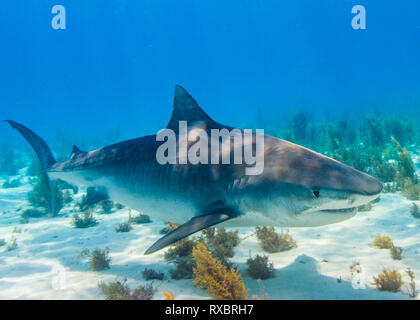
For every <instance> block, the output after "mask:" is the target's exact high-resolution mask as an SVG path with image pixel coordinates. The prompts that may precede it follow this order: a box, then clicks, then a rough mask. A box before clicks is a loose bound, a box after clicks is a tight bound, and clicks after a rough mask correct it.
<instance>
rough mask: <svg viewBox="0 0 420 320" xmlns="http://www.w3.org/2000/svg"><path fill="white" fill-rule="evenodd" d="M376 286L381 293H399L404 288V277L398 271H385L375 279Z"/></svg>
mask: <svg viewBox="0 0 420 320" xmlns="http://www.w3.org/2000/svg"><path fill="white" fill-rule="evenodd" d="M373 281H374V285H375V286H376V287H377V288H378V289H379V290H381V291H391V292H398V291H400V289H401V286H402V283H403V281H402V276H401V274H400V273H399V272H398V271H397V270H388V269H385V268H384V269H383V271H382V272H381V273H380V274H379V275H378V276H377V277H373Z"/></svg>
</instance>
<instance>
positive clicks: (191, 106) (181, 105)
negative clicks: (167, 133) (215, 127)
mask: <svg viewBox="0 0 420 320" xmlns="http://www.w3.org/2000/svg"><path fill="white" fill-rule="evenodd" d="M179 121H187V122H188V125H190V124H193V123H194V122H198V121H203V122H206V123H211V124H213V123H214V121H213V120H212V119H211V118H210V117H209V116H208V115H207V114H206V113H205V112H204V111H203V109H201V108H200V106H199V105H198V103H197V102H196V101H195V100H194V98H193V97H192V96H191V95H190V94H189V93H188V91H187V90H185V89H184V88H183V87H181V86H180V85H176V86H175V95H174V110H173V111H172V117H171V120H170V121H169V123H168V125H167V128H168V129H172V130H175V131H177V130H178V127H179Z"/></svg>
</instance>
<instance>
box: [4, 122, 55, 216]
mask: <svg viewBox="0 0 420 320" xmlns="http://www.w3.org/2000/svg"><path fill="white" fill-rule="evenodd" d="M5 121H6V122H7V123H9V124H10V125H11V126H12V128H13V129H16V130H17V131H19V133H20V134H21V135H22V136H23V137H24V138H25V139H26V141H28V142H29V144H30V145H31V146H32V148H33V149H34V150H35V153H36V155H37V156H38V159H39V162H40V163H41V168H42V173H43V174H44V176H45V178H46V179H47V181H48V184H49V189H50V194H51V201H50V210H51V214H53V215H55V214H56V213H57V212H56V205H55V199H56V195H55V183H54V181H51V180H50V179H49V177H48V170H49V169H50V168H51V166H52V165H53V164H54V163H56V161H55V159H54V156H53V154H52V152H51V150H50V148H49V147H48V145H47V144H46V143H45V141H44V140H43V139H42V138H41V137H40V136H38V135H37V134H36V133H35V132H33V131H32V130H30V129H28V128H26V127H25V126H23V125H21V124H20V123H17V122H15V121H12V120H5Z"/></svg>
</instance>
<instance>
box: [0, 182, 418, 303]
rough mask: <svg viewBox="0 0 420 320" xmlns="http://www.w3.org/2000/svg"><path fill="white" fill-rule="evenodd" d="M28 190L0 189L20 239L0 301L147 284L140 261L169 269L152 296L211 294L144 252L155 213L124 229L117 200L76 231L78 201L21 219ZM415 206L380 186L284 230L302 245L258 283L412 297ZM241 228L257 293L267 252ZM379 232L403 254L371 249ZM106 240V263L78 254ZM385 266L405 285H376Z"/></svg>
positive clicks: (3, 220)
mask: <svg viewBox="0 0 420 320" xmlns="http://www.w3.org/2000/svg"><path fill="white" fill-rule="evenodd" d="M0 180H1V179H0ZM23 181H27V179H25V178H23ZM2 182H4V181H3V180H2V181H0V184H2ZM31 188H32V186H31V185H30V184H29V183H25V184H24V185H23V186H21V187H18V188H11V189H0V239H4V240H5V241H6V243H10V241H11V238H12V237H14V238H15V239H16V241H17V245H18V246H17V248H16V249H15V250H12V251H9V252H6V250H5V248H6V246H7V245H6V246H2V247H0V299H103V298H104V297H103V296H102V295H101V293H100V291H99V290H98V287H97V285H98V283H99V282H101V281H104V282H109V281H115V280H123V279H127V284H128V285H129V286H130V287H132V288H134V287H136V286H139V285H143V284H145V283H147V281H145V280H143V278H142V273H141V272H142V270H144V269H145V268H153V269H156V270H159V271H161V272H165V280H163V281H154V282H153V285H154V286H156V287H158V291H157V293H156V294H155V297H154V298H155V299H163V298H164V296H163V295H162V294H160V293H159V292H161V291H168V290H171V291H173V292H174V294H175V299H210V297H209V295H208V294H207V292H206V291H204V290H200V289H197V288H195V286H194V285H193V282H192V280H172V279H170V277H169V275H168V271H169V269H171V268H173V267H172V266H171V265H170V264H168V263H166V262H165V260H164V258H163V250H162V251H160V252H157V253H155V254H152V255H149V256H145V255H143V252H144V251H145V250H146V249H147V248H148V247H149V246H150V245H151V244H152V243H153V242H154V241H156V240H157V239H158V238H159V237H160V236H161V235H160V234H159V231H160V230H161V229H162V228H163V227H164V223H163V221H158V220H153V217H151V218H152V220H153V222H152V223H149V224H143V225H133V229H132V230H131V231H130V232H128V233H118V232H116V231H115V227H116V226H117V225H118V224H119V223H122V222H126V221H127V217H128V211H129V210H128V208H123V209H121V210H119V211H117V212H115V213H112V214H109V215H105V214H101V215H100V214H96V215H95V217H96V218H97V219H98V220H99V224H98V225H97V226H95V227H91V228H87V229H76V228H73V227H72V226H71V225H70V222H71V217H72V212H71V210H72V208H73V206H74V203H70V204H69V205H67V206H66V207H64V208H63V209H62V211H61V212H60V214H59V216H58V217H55V218H48V217H43V218H30V221H29V223H27V224H20V219H21V218H20V214H19V212H17V211H16V210H17V209H18V208H22V209H24V208H25V207H26V206H28V203H27V200H26V199H27V192H28V191H30V190H31ZM80 197H81V194H80V193H79V194H77V195H75V201H78V200H79V199H80ZM411 204H412V201H409V200H406V199H405V198H404V197H403V196H401V195H399V194H390V193H388V194H383V195H381V200H380V202H378V203H376V204H375V205H374V206H373V209H372V210H371V211H369V212H360V213H358V214H357V215H356V216H355V217H354V218H352V219H350V220H347V221H344V222H341V223H337V224H333V225H328V226H324V227H316V228H292V229H290V230H289V232H290V234H291V235H292V237H293V238H294V239H295V240H296V241H297V244H298V247H297V248H295V249H293V250H290V251H287V252H282V253H275V254H269V259H270V260H271V261H273V263H274V267H275V269H276V276H275V278H273V279H269V280H264V281H262V284H263V286H264V289H265V292H266V293H267V297H268V299H352V300H354V299H412V298H410V297H409V296H408V294H407V290H406V286H407V283H408V281H409V279H408V276H407V274H406V273H405V271H406V270H407V268H411V269H412V270H413V271H414V272H415V274H416V276H417V281H416V282H417V288H420V235H419V231H420V219H415V218H414V217H412V216H411V214H410V207H411ZM419 205H420V204H419ZM146 214H147V212H146ZM237 230H238V231H239V235H240V238H241V239H243V240H242V241H241V243H240V244H239V246H238V247H237V248H236V249H235V256H234V257H233V259H232V261H233V262H234V263H235V264H237V266H238V269H239V271H240V272H241V274H242V277H243V279H244V281H245V284H246V286H247V287H248V288H249V296H250V297H251V296H252V295H258V296H262V293H261V286H260V285H259V283H258V282H257V281H256V280H254V279H252V278H250V277H249V276H247V275H246V260H247V259H248V258H249V257H250V256H254V255H256V254H262V253H263V251H262V250H261V248H260V246H259V244H258V242H257V240H256V238H255V236H253V235H252V233H253V231H254V230H253V229H249V228H238V229H237ZM377 235H387V236H390V237H391V238H392V240H393V242H394V244H395V245H396V246H399V247H402V248H403V249H404V251H403V259H402V260H399V261H397V260H392V259H391V255H390V251H389V250H380V249H376V248H373V247H371V246H370V245H369V244H370V243H371V242H372V241H373V239H374V238H375V237H376V236H377ZM105 247H108V248H109V251H110V257H111V258H112V261H111V268H110V269H109V270H105V271H100V272H95V271H92V270H91V269H90V266H89V262H88V261H87V259H83V258H82V259H80V258H79V259H78V258H77V257H78V256H79V255H80V253H81V251H82V250H83V249H90V250H92V249H95V248H101V249H103V248H105ZM353 262H359V263H360V265H361V269H362V272H361V273H360V274H359V275H357V276H356V277H354V276H352V275H351V273H350V269H349V267H350V265H351V264H352V263H353ZM384 267H386V268H390V269H396V270H398V271H399V272H400V273H401V274H402V275H403V279H404V281H405V283H404V285H403V288H402V291H401V292H398V293H390V292H382V291H379V290H378V289H377V288H376V287H375V286H373V285H372V282H373V276H376V275H378V273H380V272H381V271H382V269H383V268H384ZM416 299H420V297H419V296H418V297H417V298H416Z"/></svg>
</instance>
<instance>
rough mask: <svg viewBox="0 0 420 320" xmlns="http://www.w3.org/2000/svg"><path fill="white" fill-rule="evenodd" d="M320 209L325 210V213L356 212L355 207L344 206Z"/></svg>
mask: <svg viewBox="0 0 420 320" xmlns="http://www.w3.org/2000/svg"><path fill="white" fill-rule="evenodd" d="M320 211H321V212H327V213H351V212H357V207H352V208H344V209H324V210H320Z"/></svg>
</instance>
